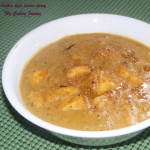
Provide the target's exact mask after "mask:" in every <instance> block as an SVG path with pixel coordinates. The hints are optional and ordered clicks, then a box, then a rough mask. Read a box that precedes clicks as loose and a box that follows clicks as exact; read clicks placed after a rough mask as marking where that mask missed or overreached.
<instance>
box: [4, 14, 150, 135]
mask: <svg viewBox="0 0 150 150" xmlns="http://www.w3.org/2000/svg"><path fill="white" fill-rule="evenodd" d="M88 16H90V17H101V16H103V17H117V18H120V17H121V18H124V19H127V20H134V21H135V22H137V23H142V24H145V25H147V26H148V27H149V28H150V24H148V23H145V22H143V21H140V20H137V19H134V18H130V17H126V16H121V15H114V14H80V15H74V16H68V17H63V18H60V19H56V20H53V21H50V22H48V23H45V24H43V25H41V26H39V27H37V28H35V29H34V30H32V31H30V32H29V33H27V34H26V35H24V36H23V37H22V38H21V39H20V40H19V41H18V42H16V44H17V43H20V42H22V41H23V40H24V38H26V37H28V36H29V35H30V34H32V33H33V32H34V31H36V30H38V29H40V28H42V27H44V26H45V25H48V24H50V23H53V22H56V23H57V22H60V21H66V20H68V19H72V18H78V17H81V18H85V17H88ZM16 44H15V45H16ZM15 45H14V46H13V47H12V49H11V50H10V52H9V53H8V55H7V57H6V59H5V61H4V64H3V69H2V85H3V90H4V92H5V94H6V97H7V98H8V101H9V102H10V103H11V105H12V106H13V107H14V108H15V110H16V111H17V112H18V113H19V114H21V116H23V117H24V118H26V119H27V120H28V121H30V122H32V123H33V124H35V125H37V126H40V127H41V128H44V129H46V130H49V131H52V132H55V133H58V134H63V135H68V136H73V137H81V138H106V137H115V136H121V135H125V134H130V133H133V132H137V131H139V130H142V129H145V128H147V127H149V125H150V119H147V120H145V121H143V122H141V123H138V124H135V125H131V126H128V127H125V128H120V129H115V130H109V131H79V130H73V129H67V128H63V127H59V126H56V125H53V124H50V123H47V122H45V121H43V120H41V119H39V118H37V117H35V116H34V115H32V114H31V113H30V112H26V114H23V113H22V111H21V110H20V109H19V108H18V107H17V105H16V104H14V103H13V99H12V97H11V95H10V94H9V90H7V88H8V87H7V86H8V83H7V76H6V70H7V67H8V66H9V59H10V58H11V56H12V55H13V53H14V51H15V49H14V47H15ZM30 116H32V118H30ZM33 118H34V120H32V119H33Z"/></svg>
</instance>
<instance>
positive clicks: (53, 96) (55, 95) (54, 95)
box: [47, 86, 78, 101]
mask: <svg viewBox="0 0 150 150" xmlns="http://www.w3.org/2000/svg"><path fill="white" fill-rule="evenodd" d="M77 94H78V88H77V87H74V86H69V87H62V88H58V89H55V90H54V91H52V92H51V93H49V94H48V95H47V100H48V101H52V100H57V99H63V98H64V97H66V96H70V95H77Z"/></svg>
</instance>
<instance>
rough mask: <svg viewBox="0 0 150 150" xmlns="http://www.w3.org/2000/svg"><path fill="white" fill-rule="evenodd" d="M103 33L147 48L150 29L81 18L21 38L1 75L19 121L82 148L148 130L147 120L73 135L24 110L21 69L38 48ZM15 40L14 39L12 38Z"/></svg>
mask: <svg viewBox="0 0 150 150" xmlns="http://www.w3.org/2000/svg"><path fill="white" fill-rule="evenodd" d="M94 32H106V33H113V34H119V35H123V36H127V37H130V38H132V39H135V40H137V41H140V42H142V43H144V44H145V45H147V46H149V47H150V25H149V24H147V23H144V22H142V21H139V20H136V19H132V18H128V17H123V16H117V15H109V14H85V15H76V16H71V17H66V18H62V19H58V20H55V21H52V22H49V23H46V24H44V25H42V26H40V27H38V28H36V29H35V30H33V31H31V32H30V33H28V34H27V35H25V36H24V37H23V38H21V39H20V40H19V41H18V42H17V43H16V44H15V45H14V47H13V48H12V49H11V51H10V53H9V54H8V56H7V58H6V60H5V63H4V66H3V72H2V83H3V88H4V91H5V94H6V96H7V98H8V100H9V102H10V103H11V105H12V106H13V107H14V108H15V109H16V110H17V111H18V113H20V114H21V115H22V116H23V117H25V118H26V119H28V120H29V121H31V122H32V123H34V124H36V125H37V126H39V127H42V128H44V129H46V130H48V131H51V133H52V134H54V135H56V136H58V137H60V138H62V139H64V140H67V141H70V142H73V143H77V144H83V145H93V146H98V145H108V144H114V143H117V142H122V141H124V140H127V139H129V138H131V137H133V136H135V135H137V134H138V133H140V132H142V131H143V129H145V128H147V127H149V125H150V119H148V120H146V121H143V122H141V123H139V124H136V125H133V126H130V127H126V128H121V129H117V130H111V131H96V132H93V131H76V130H71V129H66V128H62V127H58V126H55V125H52V124H50V123H47V122H45V121H43V120H41V119H39V118H37V117H36V116H34V115H33V114H31V113H30V112H29V111H28V110H27V109H26V108H25V106H24V104H23V102H22V100H21V97H20V93H19V80H20V75H21V71H22V68H23V66H24V65H25V63H26V62H27V61H28V59H29V58H30V57H31V56H32V55H33V54H34V53H35V52H36V51H37V50H39V48H41V47H43V46H45V45H47V44H49V43H51V42H54V41H56V40H58V39H60V38H62V37H64V36H66V35H72V34H76V33H94ZM14 36H15V35H14Z"/></svg>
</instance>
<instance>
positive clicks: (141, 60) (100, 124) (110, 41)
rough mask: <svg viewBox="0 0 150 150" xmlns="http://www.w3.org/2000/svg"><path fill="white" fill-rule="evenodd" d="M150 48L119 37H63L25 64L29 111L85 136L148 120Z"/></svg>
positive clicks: (24, 94) (25, 96)
mask: <svg viewBox="0 0 150 150" xmlns="http://www.w3.org/2000/svg"><path fill="white" fill-rule="evenodd" d="M149 71H150V48H148V47H146V46H144V45H142V44H141V43H139V42H136V41H134V40H131V39H128V38H125V37H121V36H118V35H111V34H104V33H93V34H79V35H72V36H67V37H64V38H62V39H60V40H58V41H57V42H55V43H52V44H49V45H47V46H46V47H44V48H42V50H40V51H39V52H38V53H37V54H36V55H34V56H33V58H32V59H31V60H30V61H29V62H28V63H27V64H26V65H25V67H24V69H23V72H22V77H21V80H20V92H21V96H22V99H23V101H24V104H25V106H26V107H27V108H28V110H29V111H30V112H31V113H33V114H34V115H35V116H37V117H39V118H41V119H42V120H45V121H47V122H49V123H52V124H55V125H58V126H61V127H65V128H70V129H75V130H87V131H97V130H99V131H101V130H112V129H118V128H122V127H126V126H129V125H132V124H136V123H138V122H141V121H143V120H145V119H147V118H149V116H150V95H149V88H150V77H149V75H150V72H149Z"/></svg>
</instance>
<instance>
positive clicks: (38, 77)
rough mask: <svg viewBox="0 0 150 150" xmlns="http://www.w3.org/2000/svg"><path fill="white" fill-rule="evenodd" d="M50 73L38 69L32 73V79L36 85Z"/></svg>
mask: <svg viewBox="0 0 150 150" xmlns="http://www.w3.org/2000/svg"><path fill="white" fill-rule="evenodd" d="M47 75H48V72H47V71H46V70H44V69H43V70H37V71H35V72H33V73H32V74H31V81H32V82H33V84H34V85H39V84H40V83H41V82H42V81H43V80H44V79H45V78H46V76H47Z"/></svg>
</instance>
